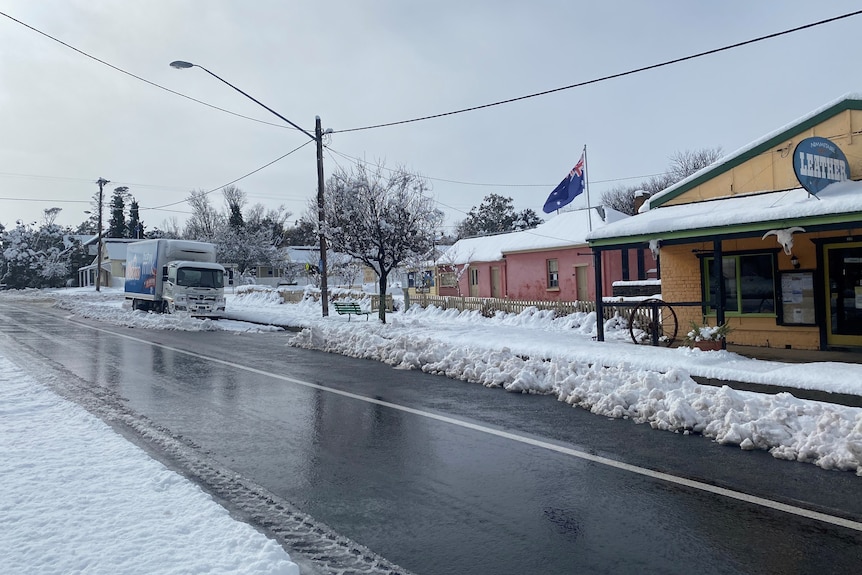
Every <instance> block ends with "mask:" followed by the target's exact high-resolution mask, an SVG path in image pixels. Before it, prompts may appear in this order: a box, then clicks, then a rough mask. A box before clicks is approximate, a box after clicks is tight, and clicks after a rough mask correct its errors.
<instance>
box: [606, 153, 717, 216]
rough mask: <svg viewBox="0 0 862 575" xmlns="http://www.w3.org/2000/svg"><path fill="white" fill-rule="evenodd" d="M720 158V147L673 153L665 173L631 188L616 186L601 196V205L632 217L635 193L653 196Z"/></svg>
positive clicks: (634, 212) (634, 210)
mask: <svg viewBox="0 0 862 575" xmlns="http://www.w3.org/2000/svg"><path fill="white" fill-rule="evenodd" d="M721 156H722V151H721V147H717V148H703V149H701V150H695V151H691V150H686V151H684V152H675V153H674V154H673V155H672V156H671V157H670V166H668V168H667V170H666V171H665V173H663V174H659V175H657V176H652V177H650V178H649V179H648V180H645V181H643V182H640V183H639V184H634V185H632V186H616V187H614V188H611V189H610V190H608V191H606V192H605V193H604V194H602V203H603V204H604V205H606V206H607V207H609V208H613V209H615V210H617V211H619V212H623V213H625V214H629V215H634V214H636V213H637V210H636V209H635V195H636V192H639V191H645V192H648V193H649V195H651V196H652V195H655V194H657V193H659V192H661V191H662V190H664V189H667V188H669V187H670V186H672V185H673V184H675V183H677V182H679V181H681V180H684V179H685V178H687V177H689V176H690V175H692V174H693V173H695V172H697V171H698V170H700V169H702V168H705V167H706V166H708V165H710V164H712V163H713V162H715V161H716V160H718V159H719V158H720V157H721Z"/></svg>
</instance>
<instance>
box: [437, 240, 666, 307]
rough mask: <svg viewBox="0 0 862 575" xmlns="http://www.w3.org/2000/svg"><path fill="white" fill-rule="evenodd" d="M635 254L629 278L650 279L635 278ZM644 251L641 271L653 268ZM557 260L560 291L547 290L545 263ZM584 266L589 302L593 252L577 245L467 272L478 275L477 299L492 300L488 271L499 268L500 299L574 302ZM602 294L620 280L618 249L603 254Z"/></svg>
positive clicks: (465, 280)
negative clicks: (580, 268) (577, 272)
mask: <svg viewBox="0 0 862 575" xmlns="http://www.w3.org/2000/svg"><path fill="white" fill-rule="evenodd" d="M637 251H638V250H634V249H633V250H629V265H628V268H629V279H631V280H635V279H646V277H650V278H654V277H655V276H654V275H652V274H650V275H649V276H646V275H645V276H644V277H640V278H639V277H638V265H637ZM643 252H644V270H650V269H653V268H655V260H654V259H653V257H652V254H651V253H650V251H649V250H643ZM549 259H556V260H557V263H558V269H559V283H560V286H559V289H551V290H549V289H547V281H548V280H547V275H548V274H547V260H549ZM576 265H586V266H587V293H588V297H587V299H588V301H594V300H595V298H596V293H595V292H596V289H595V286H596V283H595V282H596V280H595V270H594V266H593V255H592V251H591V250H590V248H589V247H588V246H579V247H572V248H565V249H557V250H547V251H537V252H527V253H514V254H507V255H506V257H505V259H503V260H501V261H498V262H471V263H470V270H478V272H479V291H478V294H477V295H478V297H491V268H492V267H499V268H500V282H501V297H508V298H510V299H518V300H542V301H548V300H559V301H575V300H577V299H578V290H577V283H576V281H577V280H576V276H575V266H576ZM470 270H468V271H466V272H465V273H464V275H463V276H462V277H461V280H460V288H461V294H460V295H462V296H469V295H470V285H469V282H470ZM602 272H603V273H602V276H603V281H602V295H604V296H605V297H608V296H610V295H612V293H613V282H615V281H619V280H621V279H622V278H623V273H622V254H621V252H620V251H618V250H611V251H604V252H602ZM439 291H440V295H458V293H457V289H456V288H448V289H447V288H442V287H441V288H440V290H439Z"/></svg>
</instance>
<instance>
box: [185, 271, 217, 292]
mask: <svg viewBox="0 0 862 575" xmlns="http://www.w3.org/2000/svg"><path fill="white" fill-rule="evenodd" d="M177 285H179V286H185V287H203V288H223V287H224V272H223V271H222V270H209V269H198V268H180V269H178V270H177Z"/></svg>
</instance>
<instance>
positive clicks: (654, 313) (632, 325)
mask: <svg viewBox="0 0 862 575" xmlns="http://www.w3.org/2000/svg"><path fill="white" fill-rule="evenodd" d="M678 327H679V326H678V325H677V321H676V312H675V311H673V308H672V307H671V306H670V304H669V303H667V302H666V301H663V300H660V299H658V298H651V299H647V300H644V301H642V302H641V303H639V304H638V305H636V306H635V308H634V309H633V310H632V313H631V315H630V316H629V335H630V336H631V338H632V341H633V342H635V343H647V344H651V345H664V346H667V347H670V346H671V345H673V342H674V341H676V334H677V330H678Z"/></svg>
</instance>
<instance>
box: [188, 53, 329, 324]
mask: <svg viewBox="0 0 862 575" xmlns="http://www.w3.org/2000/svg"><path fill="white" fill-rule="evenodd" d="M171 67H172V68H176V69H178V70H183V69H186V68H200V69H201V70H203V71H204V72H206V73H207V74H209V75H210V76H212V77H213V78H215V79H216V80H219V81H221V82H222V83H224V84H227V85H228V86H230V87H231V88H233V89H234V90H236V91H237V92H239V93H240V94H242V95H243V96H245V97H246V98H248V99H249V100H251V101H252V102H254V103H255V104H257V105H259V106H261V107H263V108H266V109H267V110H268V111H269V112H271V113H273V114H275V115H276V116H278V117H279V118H281V119H282V120H284V121H285V122H287V123H288V124H290V125H291V126H293V127H294V128H296V129H297V130H299V131H300V132H302V133H303V134H305V135H306V136H308V137H309V138H311V139H312V140H314V142H315V143H316V144H317V225H318V228H319V232H320V233H319V236H320V304H321V309H322V311H323V316H324V317H326V316H328V315H329V294H328V285H327V281H326V274H327V265H326V236H324V234H323V224H324V221H325V214H324V208H323V130H322V129H321V127H320V116H315V118H314V120H315V121H314V134H313V135H312V134H311V133H310V132H308V131H306V130H304V129H302V128H300V127H299V126H297V125H296V124H294V123H293V122H291V121H290V120H288V119H287V118H285V117H284V116H282V115H281V114H279V113H278V112H276V111H275V110H273V109H272V108H270V107H269V106H267V105H266V104H264V103H263V102H261V101H260V100H258V99H257V98H254V97H253V96H250V95H249V94H247V93H245V92H243V91H242V90H240V89H239V88H237V87H236V86H234V85H233V84H231V83H230V82H228V81H227V80H225V79H224V78H222V77H220V76H218V75H216V74H214V73H212V72H210V71H209V70H207V69H206V68H204V67H203V66H201V65H199V64H192V63H191V62H185V61H183V60H175V61H173V62H171ZM330 131H331V130H327V131H326V132H327V133H329V132H330Z"/></svg>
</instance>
